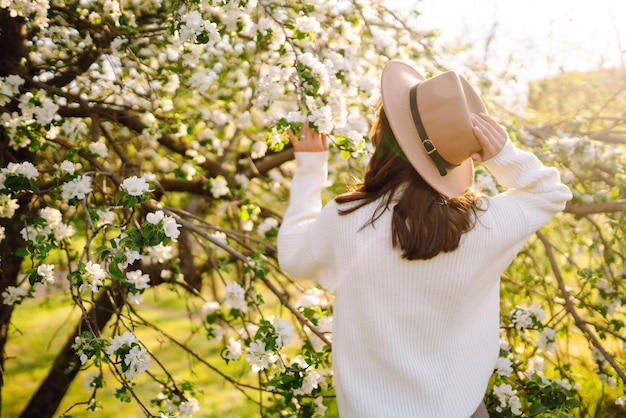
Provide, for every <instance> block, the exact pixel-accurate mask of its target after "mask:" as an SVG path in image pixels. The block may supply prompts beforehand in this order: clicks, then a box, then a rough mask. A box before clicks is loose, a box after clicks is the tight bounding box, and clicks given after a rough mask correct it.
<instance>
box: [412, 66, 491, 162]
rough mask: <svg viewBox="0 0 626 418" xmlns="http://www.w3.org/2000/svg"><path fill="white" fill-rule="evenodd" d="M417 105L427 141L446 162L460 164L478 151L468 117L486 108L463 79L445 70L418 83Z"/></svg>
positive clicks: (477, 144)
mask: <svg viewBox="0 0 626 418" xmlns="http://www.w3.org/2000/svg"><path fill="white" fill-rule="evenodd" d="M417 102H418V106H419V111H420V115H421V118H422V121H423V123H424V128H425V130H426V133H427V134H428V138H429V139H430V140H431V141H432V142H433V144H435V146H436V147H437V149H438V151H439V153H440V154H441V156H442V157H443V158H444V159H445V160H446V161H448V162H449V163H451V164H453V165H459V164H461V163H462V162H463V161H465V160H466V159H468V158H470V156H471V155H472V153H474V152H477V151H480V148H481V147H480V144H479V143H478V140H477V139H476V137H475V136H474V133H473V128H472V120H471V117H470V115H471V113H480V112H485V107H484V105H483V103H482V101H481V100H480V98H479V97H478V94H477V93H476V92H475V91H474V89H473V88H472V86H471V85H470V84H469V82H467V80H465V78H463V76H461V75H459V74H458V73H456V72H454V71H447V72H445V73H442V74H439V75H437V76H435V77H432V78H429V79H427V80H424V81H422V82H420V83H419V86H418V88H417Z"/></svg>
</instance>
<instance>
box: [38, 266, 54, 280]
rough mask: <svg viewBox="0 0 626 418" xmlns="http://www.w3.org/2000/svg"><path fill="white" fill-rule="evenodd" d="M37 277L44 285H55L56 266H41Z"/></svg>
mask: <svg viewBox="0 0 626 418" xmlns="http://www.w3.org/2000/svg"><path fill="white" fill-rule="evenodd" d="M37 275H38V276H40V277H41V278H42V279H43V281H44V283H54V264H41V265H40V266H39V267H37Z"/></svg>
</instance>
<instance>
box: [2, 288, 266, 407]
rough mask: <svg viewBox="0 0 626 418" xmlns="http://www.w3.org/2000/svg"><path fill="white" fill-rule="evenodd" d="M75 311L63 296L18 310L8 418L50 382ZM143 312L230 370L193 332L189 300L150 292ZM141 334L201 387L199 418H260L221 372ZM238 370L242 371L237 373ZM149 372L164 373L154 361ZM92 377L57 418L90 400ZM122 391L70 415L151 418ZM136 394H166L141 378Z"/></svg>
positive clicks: (79, 384) (105, 392)
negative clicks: (48, 376) (125, 399)
mask: <svg viewBox="0 0 626 418" xmlns="http://www.w3.org/2000/svg"><path fill="white" fill-rule="evenodd" d="M69 306H70V301H69V300H68V296H67V295H65V294H64V293H63V292H61V291H56V292H53V293H51V294H49V295H47V296H40V297H38V298H37V299H35V300H33V299H28V300H25V301H24V303H23V304H22V305H19V306H17V308H16V310H15V312H14V315H13V320H12V324H11V330H10V337H9V341H8V344H7V348H6V351H7V356H8V359H7V362H6V365H5V366H6V367H5V368H6V371H5V375H4V379H5V386H4V388H3V396H2V416H3V417H6V418H11V417H17V416H18V415H19V414H20V412H21V411H22V409H23V408H24V406H25V405H26V404H27V402H28V400H29V398H30V396H31V395H32V394H33V393H34V391H35V390H36V389H37V387H38V385H39V384H40V382H41V381H42V379H43V378H44V377H45V375H46V373H47V371H48V368H49V367H50V364H51V362H52V361H53V359H54V357H55V355H56V353H57V352H58V351H59V350H60V348H61V346H62V345H63V344H64V343H65V341H66V339H67V337H68V336H69V335H71V334H72V333H73V330H74V326H75V324H76V322H77V319H78V317H79V312H78V310H71V308H70V307H69ZM141 312H142V315H143V316H144V318H145V319H147V320H149V321H152V322H156V323H158V324H159V326H160V327H162V328H163V329H164V330H165V332H167V333H168V334H170V335H172V336H173V337H175V338H176V340H178V341H181V342H185V344H186V345H188V346H190V347H192V348H193V349H194V351H196V352H197V353H199V354H200V355H201V356H202V357H203V359H204V360H206V361H208V362H209V363H211V364H212V365H213V366H216V367H219V368H225V367H227V366H226V365H225V364H224V361H223V360H222V359H221V358H220V356H219V353H218V352H217V351H216V350H215V349H214V348H213V349H212V347H211V344H210V343H209V342H208V341H207V340H206V338H205V336H204V335H203V334H202V332H200V333H194V332H192V330H191V329H190V326H191V325H190V321H189V318H188V313H187V310H186V308H185V306H184V301H183V300H182V299H181V298H178V297H176V295H175V294H173V293H172V292H168V291H158V290H157V291H152V292H147V293H146V294H145V301H144V303H143V307H142V310H141ZM137 334H138V335H139V336H140V338H142V339H143V338H145V340H144V341H145V342H146V344H147V345H148V346H149V348H150V350H152V351H153V353H154V354H155V356H156V357H157V358H158V359H159V361H161V362H162V363H163V364H166V365H167V367H168V370H169V371H170V372H171V373H172V374H173V375H174V376H176V377H177V378H178V379H187V380H189V381H191V382H193V383H194V384H195V386H196V389H197V391H198V393H197V394H196V398H197V399H198V401H199V402H200V405H201V411H200V412H198V413H197V414H195V415H194V417H207V418H212V417H224V418H228V417H233V418H235V417H237V418H240V417H255V416H259V413H258V409H257V407H256V406H255V405H254V404H253V403H251V402H246V401H245V397H244V396H243V395H242V394H241V392H240V391H238V390H234V388H233V386H232V384H230V383H228V382H226V381H225V380H224V379H223V378H222V377H220V376H219V375H217V374H216V373H214V372H210V371H209V370H208V369H207V368H206V367H205V366H202V365H199V364H198V360H197V359H194V358H192V357H191V356H190V355H188V354H187V353H186V352H185V351H184V350H182V349H180V348H178V347H177V346H176V345H175V344H173V343H172V342H170V341H168V340H167V339H165V338H163V337H159V336H158V334H156V332H154V331H152V330H147V329H143V330H141V331H138V332H137ZM232 364H233V363H231V368H230V369H229V370H230V373H233V367H239V368H240V369H241V368H242V367H241V366H243V364H239V365H237V364H234V365H232ZM234 370H235V372H236V369H234ZM149 371H151V372H154V373H157V374H158V373H159V369H158V367H155V363H154V362H153V363H152V365H151V367H150V369H149ZM86 373H87V372H81V373H80V374H79V375H78V376H77V378H76V379H75V380H74V382H73V383H72V385H71V387H70V390H69V392H68V394H67V396H66V398H65V399H64V400H63V403H62V404H61V406H60V408H59V410H57V414H56V416H59V415H61V414H62V413H63V412H65V411H66V410H67V409H68V408H70V407H71V406H72V405H73V404H75V403H79V402H86V401H87V400H88V399H89V395H90V392H87V391H86V390H85V388H84V387H83V381H84V377H85V375H86ZM107 381H108V382H111V383H110V384H113V383H112V382H114V380H112V379H107ZM118 387H119V386H118V385H116V387H111V386H105V387H104V388H103V389H102V391H101V393H99V395H98V399H99V400H100V403H101V404H102V406H103V409H102V410H99V411H96V412H91V411H86V405H84V404H83V405H78V406H76V407H74V408H72V409H71V410H70V411H69V412H68V414H69V415H71V416H73V417H143V416H145V415H144V414H143V412H142V410H141V409H140V408H139V407H138V406H137V405H136V404H135V403H134V402H131V403H122V402H120V401H119V400H117V399H116V398H115V396H114V393H115V390H116V389H117V388H118ZM136 389H137V392H138V393H139V394H140V396H144V399H150V398H152V397H154V396H155V395H156V394H158V393H159V392H160V389H159V387H158V385H157V384H156V383H154V382H152V381H149V379H147V378H145V377H144V378H138V379H137V388H136ZM253 395H254V393H253Z"/></svg>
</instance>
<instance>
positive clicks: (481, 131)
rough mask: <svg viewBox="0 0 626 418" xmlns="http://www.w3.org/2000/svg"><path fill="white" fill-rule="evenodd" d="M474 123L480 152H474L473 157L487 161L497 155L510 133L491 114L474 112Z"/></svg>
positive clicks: (476, 159) (475, 159)
mask: <svg viewBox="0 0 626 418" xmlns="http://www.w3.org/2000/svg"><path fill="white" fill-rule="evenodd" d="M471 117H472V124H473V125H474V136H475V137H476V139H477V140H478V143H479V144H480V147H481V148H482V149H481V150H480V151H479V152H475V153H474V154H472V159H473V160H474V161H477V162H481V161H486V160H488V159H490V158H492V157H494V156H495V155H497V154H498V153H499V152H500V150H502V147H504V144H505V143H506V140H507V138H508V134H507V133H506V131H505V130H504V128H502V126H500V125H499V124H498V122H496V121H495V120H493V119H492V118H491V117H490V116H489V115H487V114H485V113H481V114H479V115H476V114H474V113H472V115H471Z"/></svg>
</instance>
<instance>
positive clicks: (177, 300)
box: [2, 288, 623, 418]
mask: <svg viewBox="0 0 626 418" xmlns="http://www.w3.org/2000/svg"><path fill="white" fill-rule="evenodd" d="M71 306H72V304H71V301H70V299H69V297H68V295H67V293H66V292H63V291H59V290H57V291H53V292H51V293H49V294H47V295H40V296H38V297H37V299H28V300H25V301H24V303H23V304H22V305H19V306H17V307H16V309H15V312H14V315H13V318H12V324H11V328H10V335H9V341H8V343H7V346H6V353H7V362H6V365H5V373H4V379H5V386H4V387H3V393H2V395H3V396H2V416H3V417H6V418H12V417H17V416H19V414H20V412H21V411H22V410H23V408H24V407H25V405H26V404H27V402H28V400H29V399H30V397H31V396H32V394H33V393H34V391H35V390H36V389H37V387H38V386H39V384H40V383H41V381H42V379H43V378H44V377H45V376H46V374H47V372H48V369H49V367H50V365H51V363H52V361H53V360H54V358H55V356H56V354H57V353H58V351H59V350H60V348H61V346H62V345H63V344H64V343H65V342H66V339H67V338H68V336H71V335H72V333H73V332H74V327H75V324H76V323H77V320H78V318H79V312H78V310H77V308H73V309H72V307H71ZM198 310H199V309H198V308H193V307H192V308H189V307H188V306H187V301H186V299H185V298H183V297H179V296H178V295H176V294H174V293H173V292H170V291H166V290H165V289H158V288H157V289H152V290H150V291H149V292H147V293H146V294H145V297H144V303H143V304H142V308H141V311H140V312H141V315H142V317H144V319H146V320H147V321H149V322H152V323H158V324H159V327H160V328H162V329H163V330H164V331H165V332H166V333H167V334H169V335H170V336H171V337H173V338H174V339H175V340H176V341H178V342H181V343H184V344H185V345H187V346H188V347H189V348H190V349H191V350H193V352H195V353H198V354H199V355H200V356H201V358H202V359H203V360H204V361H206V362H208V363H210V364H211V365H212V366H214V367H216V368H218V369H220V370H222V371H228V374H229V375H230V376H235V377H238V376H246V375H248V367H247V365H246V364H245V361H244V360H239V361H237V362H231V363H230V365H226V364H225V363H224V361H223V360H222V359H221V357H220V353H219V351H218V348H216V346H215V345H213V344H211V343H210V342H208V341H207V340H206V338H205V336H204V334H203V332H202V331H201V330H200V331H198V329H194V328H193V326H194V325H193V324H194V323H196V324H197V323H198V321H197V320H196V321H190V318H189V315H190V314H189V312H190V311H191V312H194V311H195V312H197V311H198ZM136 333H137V335H138V336H139V337H140V338H141V339H142V340H143V341H144V342H145V343H146V344H147V346H148V348H149V349H150V350H151V351H152V352H153V354H154V355H155V357H156V358H158V359H159V361H161V362H162V363H163V364H166V365H167V367H168V370H169V371H170V372H171V374H172V375H173V376H174V377H175V378H176V379H177V380H181V379H186V380H188V381H190V382H193V384H194V385H195V388H196V390H197V392H198V393H196V395H195V397H196V398H197V399H198V401H199V402H200V405H201V410H200V412H198V413H197V414H195V415H194V417H195V418H198V417H200V418H217V417H220V418H248V417H250V418H255V417H258V416H260V414H259V410H258V407H257V406H256V405H255V404H254V403H253V402H250V401H249V400H247V399H246V396H245V395H244V394H242V393H241V392H240V391H238V390H236V389H235V388H234V386H233V385H232V384H230V383H229V382H227V381H226V380H225V379H224V378H222V377H221V376H219V375H218V374H217V373H216V372H214V371H211V370H210V369H209V368H207V367H206V366H205V365H203V364H202V363H201V361H199V360H198V359H196V358H194V357H193V356H191V355H190V354H189V353H188V352H186V351H185V350H183V349H181V348H180V347H178V346H177V345H176V344H175V343H173V342H172V341H170V340H169V339H167V338H166V337H165V336H163V335H159V334H157V333H156V332H155V331H153V330H151V329H147V328H146V327H142V328H139V329H137V331H136ZM561 351H562V352H563V353H568V355H569V356H572V357H574V358H577V359H578V360H579V361H581V360H582V361H581V364H585V363H589V364H591V360H590V359H587V358H586V357H588V356H589V353H588V350H587V349H586V345H585V343H584V342H580V343H579V342H576V341H573V340H571V341H568V344H567V347H561ZM155 363H156V362H153V364H152V366H151V367H150V369H149V371H150V372H152V373H154V374H156V375H159V376H162V375H163V373H162V372H161V371H160V369H159V367H158V365H157V364H155ZM87 372H88V371H87ZM87 372H81V373H79V375H78V376H77V377H76V379H75V380H74V382H73V383H72V385H71V386H70V388H69V391H68V393H67V395H66V397H65V399H64V400H63V402H62V404H61V406H60V408H59V410H58V411H57V413H56V416H59V415H60V414H61V413H63V412H65V411H67V410H68V409H70V408H71V407H72V405H74V404H77V403H81V402H86V401H88V399H89V395H90V392H87V391H85V389H84V387H83V381H84V378H85V375H86V373H87ZM574 374H575V375H576V376H577V381H578V382H579V383H580V384H581V390H580V393H581V394H582V395H583V397H584V399H583V408H582V410H583V413H582V414H581V416H583V417H585V418H591V417H603V418H609V417H618V416H623V409H622V408H620V407H617V406H616V405H613V402H610V401H608V400H607V399H615V397H616V396H619V394H616V393H612V392H614V391H615V390H613V389H614V388H607V387H606V386H603V385H602V384H601V383H600V381H599V379H598V378H597V376H596V375H595V374H594V372H593V367H590V368H589V369H587V370H586V369H585V368H584V367H582V368H576V369H575V370H574ZM108 377H111V376H110V375H109V376H108ZM105 380H106V381H107V382H108V386H105V387H104V388H103V389H102V390H101V391H100V392H99V394H98V399H99V400H100V403H101V406H102V407H103V408H102V409H101V410H98V411H96V412H90V411H86V404H79V405H78V406H75V407H73V408H71V409H70V410H69V412H68V414H70V415H71V416H73V417H76V418H81V417H92V418H94V417H95V418H101V417H102V418H104V417H111V416H116V417H117V416H120V417H125V418H132V417H143V416H145V414H144V413H143V411H142V409H141V408H140V407H139V406H138V405H137V403H136V402H130V403H123V402H120V401H119V400H118V399H116V398H115V390H116V389H118V388H119V385H117V384H115V383H114V382H115V380H114V379H112V378H111V379H109V378H107V379H105ZM250 383H254V382H250ZM136 391H137V393H138V394H139V396H140V397H141V398H142V399H151V398H153V397H155V396H156V394H158V393H159V392H160V388H159V387H158V385H157V384H156V383H155V382H153V381H151V380H150V379H148V378H147V376H145V375H143V376H141V375H140V377H139V378H138V379H137V386H136ZM605 391H606V392H605ZM248 395H249V396H251V397H253V398H254V399H258V393H256V392H249V393H248ZM153 412H154V409H153ZM327 416H328V417H335V416H337V413H336V410H335V406H334V405H331V406H330V407H329V410H328V412H327Z"/></svg>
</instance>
